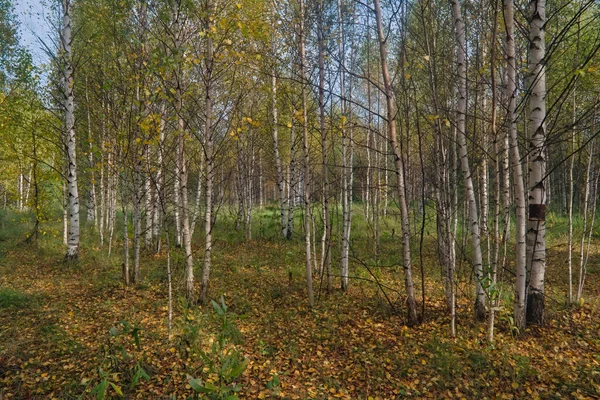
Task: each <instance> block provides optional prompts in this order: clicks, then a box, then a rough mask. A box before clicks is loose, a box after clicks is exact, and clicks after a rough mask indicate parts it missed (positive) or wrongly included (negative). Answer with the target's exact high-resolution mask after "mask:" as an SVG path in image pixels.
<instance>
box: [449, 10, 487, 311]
mask: <svg viewBox="0 0 600 400" xmlns="http://www.w3.org/2000/svg"><path fill="white" fill-rule="evenodd" d="M450 4H451V5H452V16H453V18H454V33H455V35H456V45H457V67H458V104H457V121H456V128H457V130H458V148H459V156H460V164H461V169H462V173H463V176H464V178H463V179H464V185H465V188H466V191H467V198H466V200H467V205H468V221H469V230H470V231H471V241H472V245H473V269H474V271H475V280H476V282H475V285H476V298H475V318H476V319H477V320H480V321H482V320H484V319H485V291H484V288H483V285H482V278H483V261H482V255H481V237H480V232H479V222H478V221H479V219H478V215H477V202H476V200H475V190H474V188H473V179H472V177H471V169H470V166H469V158H468V154H467V137H466V126H465V125H466V124H465V122H466V111H467V64H466V41H465V27H464V22H463V18H462V12H461V8H460V3H459V0H450Z"/></svg>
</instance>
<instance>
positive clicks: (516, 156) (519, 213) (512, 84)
mask: <svg viewBox="0 0 600 400" xmlns="http://www.w3.org/2000/svg"><path fill="white" fill-rule="evenodd" d="M503 6H504V26H505V27H506V39H505V47H506V48H505V54H506V68H507V71H506V72H507V77H508V79H507V81H506V99H507V111H506V120H507V126H508V136H509V139H510V159H511V166H512V174H513V182H514V195H515V203H516V206H517V207H516V217H517V222H516V226H515V233H516V239H515V264H516V279H515V304H514V320H515V325H516V326H517V327H518V328H519V329H521V330H522V329H523V328H525V291H526V279H527V274H526V272H527V269H526V268H527V265H526V261H527V260H526V250H527V249H526V245H525V228H526V220H525V218H526V211H525V186H524V182H523V167H522V164H521V155H520V152H519V141H518V136H517V116H516V114H515V109H516V105H517V93H516V92H517V65H516V59H515V33H514V23H515V21H514V15H515V14H514V1H513V0H504V2H503Z"/></svg>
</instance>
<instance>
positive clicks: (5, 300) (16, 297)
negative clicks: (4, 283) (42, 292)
mask: <svg viewBox="0 0 600 400" xmlns="http://www.w3.org/2000/svg"><path fill="white" fill-rule="evenodd" d="M34 303H35V302H34V299H33V298H32V297H31V296H30V295H28V294H26V293H23V292H20V291H18V290H15V289H12V288H7V287H4V288H0V308H9V309H26V308H29V307H31V306H32V305H34Z"/></svg>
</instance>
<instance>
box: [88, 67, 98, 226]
mask: <svg viewBox="0 0 600 400" xmlns="http://www.w3.org/2000/svg"><path fill="white" fill-rule="evenodd" d="M85 102H86V108H87V110H86V111H87V124H88V146H89V147H88V154H87V158H88V164H89V167H90V189H89V193H88V206H87V221H88V222H94V227H95V228H96V229H98V209H97V208H96V179H95V177H94V168H95V165H94V137H93V135H92V117H91V111H90V97H89V94H88V82H87V76H86V77H85Z"/></svg>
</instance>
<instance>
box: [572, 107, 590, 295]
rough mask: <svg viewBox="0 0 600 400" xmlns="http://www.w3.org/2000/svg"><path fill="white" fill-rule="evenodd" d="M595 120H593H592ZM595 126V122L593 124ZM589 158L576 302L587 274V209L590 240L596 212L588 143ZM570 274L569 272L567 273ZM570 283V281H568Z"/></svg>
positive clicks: (586, 172) (586, 173)
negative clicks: (590, 214) (591, 200)
mask: <svg viewBox="0 0 600 400" xmlns="http://www.w3.org/2000/svg"><path fill="white" fill-rule="evenodd" d="M594 119H595V118H594ZM593 125H595V122H594V124H593ZM592 132H593V134H595V130H592ZM589 146H590V149H589V156H588V162H587V168H586V170H585V191H584V195H583V232H582V233H581V243H580V250H579V279H578V284H577V300H578V301H581V299H582V297H583V286H584V285H585V278H586V274H587V259H588V256H589V245H588V251H587V255H586V252H585V239H586V235H587V234H588V220H589V208H590V206H591V208H592V214H593V216H592V223H591V225H590V227H589V237H590V240H591V237H592V231H593V230H594V217H595V212H596V197H595V196H594V198H593V200H594V201H593V202H592V203H590V202H589V200H590V192H591V191H592V190H593V191H594V193H595V192H596V190H597V189H596V188H595V186H596V185H595V183H594V182H593V178H592V160H593V159H594V143H593V142H592V143H590V145H589ZM569 272H571V271H569ZM569 281H570V279H569Z"/></svg>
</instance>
